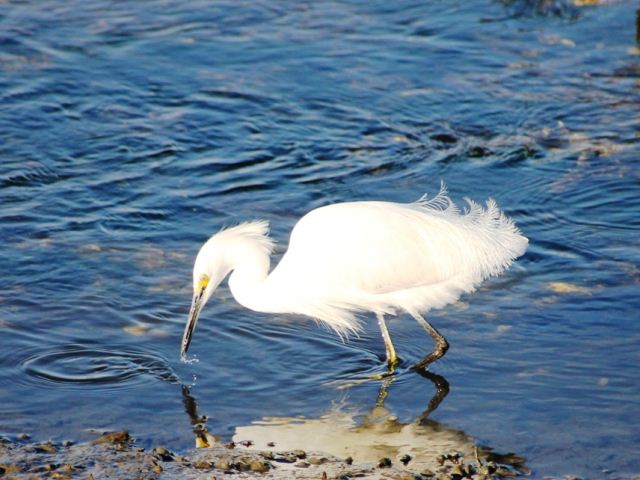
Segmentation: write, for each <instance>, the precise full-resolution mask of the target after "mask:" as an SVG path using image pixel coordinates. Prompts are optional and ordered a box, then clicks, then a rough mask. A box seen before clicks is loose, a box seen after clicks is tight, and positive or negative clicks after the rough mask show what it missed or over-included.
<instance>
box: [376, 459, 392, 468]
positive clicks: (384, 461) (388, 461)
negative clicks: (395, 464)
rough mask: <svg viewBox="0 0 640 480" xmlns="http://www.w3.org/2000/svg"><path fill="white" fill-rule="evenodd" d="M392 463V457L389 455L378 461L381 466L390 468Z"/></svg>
mask: <svg viewBox="0 0 640 480" xmlns="http://www.w3.org/2000/svg"><path fill="white" fill-rule="evenodd" d="M391 465H392V463H391V459H390V458H387V457H383V458H381V459H380V461H379V462H378V467H379V468H389V467H391Z"/></svg>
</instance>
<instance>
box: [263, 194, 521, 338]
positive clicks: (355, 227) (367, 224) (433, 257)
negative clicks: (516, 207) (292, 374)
mask: <svg viewBox="0 0 640 480" xmlns="http://www.w3.org/2000/svg"><path fill="white" fill-rule="evenodd" d="M467 202H468V203H469V210H468V211H465V212H463V213H461V212H460V211H459V210H458V208H457V207H456V206H455V205H454V204H453V203H452V202H451V200H450V199H449V197H447V195H446V191H445V190H444V187H443V189H442V190H441V192H440V194H439V195H438V196H437V197H435V198H434V199H433V200H430V201H427V200H426V198H424V197H423V198H422V199H420V200H419V201H417V202H415V203H410V204H399V203H391V202H351V203H339V204H334V205H329V206H326V207H322V208H319V209H316V210H313V211H312V212H310V213H308V214H307V215H305V216H304V217H303V218H302V219H300V221H299V222H298V223H297V225H296V226H295V228H294V230H293V232H292V233H291V239H290V243H289V249H288V250H287V252H286V253H285V255H284V256H283V258H282V260H281V262H280V264H279V265H278V266H277V267H276V268H275V269H274V271H273V272H272V273H271V275H269V281H270V282H273V284H274V286H275V285H276V284H278V285H280V286H281V287H280V288H282V286H283V285H286V286H285V289H286V290H287V292H288V294H289V295H294V296H296V298H298V299H299V302H298V304H299V306H298V310H299V311H300V313H304V314H306V315H310V316H312V317H315V318H318V319H320V320H323V321H325V322H327V323H328V324H329V325H330V326H332V327H333V328H334V329H336V330H338V331H340V330H344V329H346V330H350V329H356V328H357V322H356V320H355V318H354V315H353V311H358V310H373V311H379V312H391V311H394V310H395V309H397V308H401V309H404V310H407V311H409V312H411V311H425V310H428V309H430V308H434V307H441V306H443V305H445V304H447V303H450V302H452V301H455V300H456V299H457V298H458V297H459V296H460V294H462V293H463V292H470V291H473V290H474V289H475V287H476V286H477V285H478V284H479V283H480V282H481V281H482V280H484V279H485V278H487V277H489V276H492V275H497V274H499V273H501V272H502V271H503V270H504V269H505V268H506V267H508V266H509V265H510V264H511V262H512V261H513V260H514V259H515V258H517V257H518V256H520V255H522V254H523V253H524V251H525V250H526V248H527V245H528V240H527V239H526V238H525V237H523V236H522V235H521V234H520V232H519V230H518V229H517V227H516V226H515V225H514V224H513V222H512V221H511V220H510V219H509V218H507V217H506V216H505V215H504V214H503V213H502V212H501V211H500V210H499V209H498V207H497V205H496V203H495V202H494V201H493V200H491V199H490V200H489V201H487V204H486V208H482V207H480V206H479V205H478V204H476V203H474V202H472V201H470V200H467ZM290 298H291V297H290Z"/></svg>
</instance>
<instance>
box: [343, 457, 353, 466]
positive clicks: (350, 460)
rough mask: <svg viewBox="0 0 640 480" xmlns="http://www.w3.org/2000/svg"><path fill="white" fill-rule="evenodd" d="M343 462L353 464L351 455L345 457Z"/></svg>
mask: <svg viewBox="0 0 640 480" xmlns="http://www.w3.org/2000/svg"><path fill="white" fill-rule="evenodd" d="M344 463H346V464H347V465H353V457H347V458H345V459H344Z"/></svg>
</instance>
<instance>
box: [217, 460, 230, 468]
mask: <svg viewBox="0 0 640 480" xmlns="http://www.w3.org/2000/svg"><path fill="white" fill-rule="evenodd" d="M215 467H216V468H218V469H220V470H231V464H230V463H229V462H227V461H226V460H218V461H217V462H216V463H215Z"/></svg>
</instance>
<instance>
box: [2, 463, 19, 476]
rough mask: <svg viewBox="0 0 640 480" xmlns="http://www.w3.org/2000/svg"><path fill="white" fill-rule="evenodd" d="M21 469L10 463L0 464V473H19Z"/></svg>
mask: <svg viewBox="0 0 640 480" xmlns="http://www.w3.org/2000/svg"><path fill="white" fill-rule="evenodd" d="M21 471H22V469H21V468H20V467H19V466H18V465H12V464H10V463H3V464H0V473H3V474H5V473H20V472H21Z"/></svg>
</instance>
